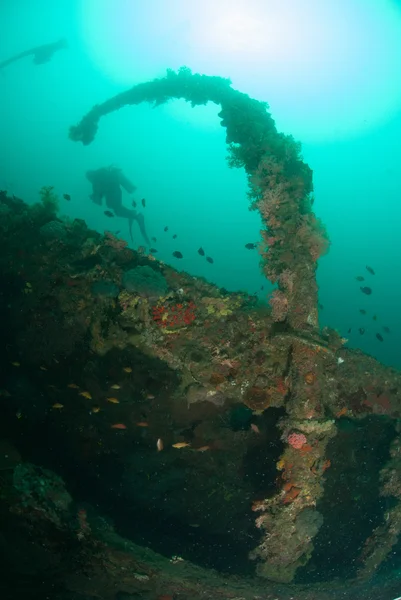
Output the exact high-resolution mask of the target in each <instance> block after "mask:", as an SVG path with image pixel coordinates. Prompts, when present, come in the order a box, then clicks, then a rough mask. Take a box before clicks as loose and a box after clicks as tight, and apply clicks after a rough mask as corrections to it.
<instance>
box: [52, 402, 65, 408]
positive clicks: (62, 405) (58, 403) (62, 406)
mask: <svg viewBox="0 0 401 600" xmlns="http://www.w3.org/2000/svg"><path fill="white" fill-rule="evenodd" d="M52 408H64V404H60V402H56V403H55V404H53V406H52Z"/></svg>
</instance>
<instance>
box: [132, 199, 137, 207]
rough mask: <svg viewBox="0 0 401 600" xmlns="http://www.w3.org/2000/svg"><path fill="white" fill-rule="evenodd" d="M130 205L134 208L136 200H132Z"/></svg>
mask: <svg viewBox="0 0 401 600" xmlns="http://www.w3.org/2000/svg"><path fill="white" fill-rule="evenodd" d="M131 206H133V207H134V208H136V202H135V200H133V201H132V204H131Z"/></svg>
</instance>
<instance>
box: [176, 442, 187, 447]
mask: <svg viewBox="0 0 401 600" xmlns="http://www.w3.org/2000/svg"><path fill="white" fill-rule="evenodd" d="M190 445H191V444H188V442H177V443H176V444H173V448H188V446H190Z"/></svg>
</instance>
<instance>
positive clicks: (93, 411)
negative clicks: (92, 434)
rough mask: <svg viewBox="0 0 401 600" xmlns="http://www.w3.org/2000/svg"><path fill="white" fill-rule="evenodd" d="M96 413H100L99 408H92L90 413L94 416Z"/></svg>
mask: <svg viewBox="0 0 401 600" xmlns="http://www.w3.org/2000/svg"><path fill="white" fill-rule="evenodd" d="M98 412H100V406H92V410H91V413H94V414H96V413H98Z"/></svg>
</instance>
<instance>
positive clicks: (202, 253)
mask: <svg viewBox="0 0 401 600" xmlns="http://www.w3.org/2000/svg"><path fill="white" fill-rule="evenodd" d="M198 254H200V255H201V256H205V251H204V249H203V248H202V247H201V248H199V250H198Z"/></svg>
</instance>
